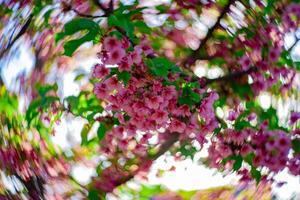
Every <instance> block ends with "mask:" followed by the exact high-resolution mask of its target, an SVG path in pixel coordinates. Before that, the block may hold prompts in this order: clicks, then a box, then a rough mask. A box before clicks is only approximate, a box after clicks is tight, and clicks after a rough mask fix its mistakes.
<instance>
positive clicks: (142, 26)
mask: <svg viewBox="0 0 300 200" xmlns="http://www.w3.org/2000/svg"><path fill="white" fill-rule="evenodd" d="M133 25H134V26H135V27H137V29H138V30H139V31H140V32H141V33H146V34H150V33H151V28H149V27H148V26H147V24H146V23H145V22H143V21H136V22H134V23H133Z"/></svg>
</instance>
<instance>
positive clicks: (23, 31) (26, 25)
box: [0, 14, 33, 58]
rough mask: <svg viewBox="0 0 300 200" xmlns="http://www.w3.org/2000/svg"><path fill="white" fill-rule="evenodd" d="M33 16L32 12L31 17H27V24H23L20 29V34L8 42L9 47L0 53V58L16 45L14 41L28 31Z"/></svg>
mask: <svg viewBox="0 0 300 200" xmlns="http://www.w3.org/2000/svg"><path fill="white" fill-rule="evenodd" d="M32 18H33V14H30V15H29V17H28V18H27V20H26V22H25V24H24V25H23V26H22V28H21V29H20V31H19V32H18V34H17V35H16V37H15V38H14V39H13V40H12V41H11V42H9V43H8V45H7V47H6V48H5V49H4V50H3V51H1V53H0V58H2V57H3V56H4V54H5V53H6V52H7V51H8V50H10V48H11V47H12V46H13V45H14V43H15V42H16V41H17V40H18V39H19V38H20V37H21V36H22V35H23V34H24V33H25V32H26V31H27V29H28V27H29V25H30V23H31V21H32Z"/></svg>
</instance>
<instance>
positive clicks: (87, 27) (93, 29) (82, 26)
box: [55, 18, 101, 56]
mask: <svg viewBox="0 0 300 200" xmlns="http://www.w3.org/2000/svg"><path fill="white" fill-rule="evenodd" d="M79 31H84V32H85V35H84V36H82V37H81V38H79V39H74V40H70V41H68V42H66V43H65V44H64V49H65V52H64V54H65V55H67V56H71V55H72V54H73V53H74V51H75V50H76V49H77V48H78V47H79V46H80V45H82V44H83V43H85V42H88V41H93V40H95V39H96V38H97V37H98V35H99V33H100V32H101V30H100V27H99V25H98V24H97V23H96V22H94V21H93V20H90V19H86V18H76V19H73V20H71V21H69V22H68V23H66V24H65V26H64V31H63V32H61V33H58V34H56V37H55V41H56V42H58V41H60V40H61V39H63V38H64V37H66V36H71V35H73V34H75V33H78V32H79ZM86 32H87V33H86Z"/></svg>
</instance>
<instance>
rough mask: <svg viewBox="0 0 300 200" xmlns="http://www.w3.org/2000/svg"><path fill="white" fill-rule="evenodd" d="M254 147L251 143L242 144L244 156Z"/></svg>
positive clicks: (241, 151)
mask: <svg viewBox="0 0 300 200" xmlns="http://www.w3.org/2000/svg"><path fill="white" fill-rule="evenodd" d="M252 150H253V149H252V147H251V146H250V145H249V144H245V145H243V146H242V148H241V150H240V153H241V155H242V156H246V155H248V154H249V153H250V152H251V151H252Z"/></svg>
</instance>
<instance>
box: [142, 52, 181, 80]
mask: <svg viewBox="0 0 300 200" xmlns="http://www.w3.org/2000/svg"><path fill="white" fill-rule="evenodd" d="M146 65H147V66H148V67H149V69H150V71H151V73H152V74H154V75H155V76H161V77H164V78H167V76H168V74H169V70H172V68H175V67H176V66H175V64H174V63H172V62H171V61H169V60H168V59H166V58H161V57H156V58H152V59H148V60H146Z"/></svg>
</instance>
